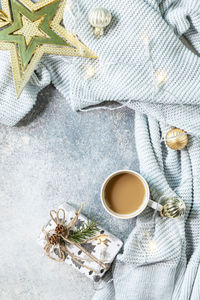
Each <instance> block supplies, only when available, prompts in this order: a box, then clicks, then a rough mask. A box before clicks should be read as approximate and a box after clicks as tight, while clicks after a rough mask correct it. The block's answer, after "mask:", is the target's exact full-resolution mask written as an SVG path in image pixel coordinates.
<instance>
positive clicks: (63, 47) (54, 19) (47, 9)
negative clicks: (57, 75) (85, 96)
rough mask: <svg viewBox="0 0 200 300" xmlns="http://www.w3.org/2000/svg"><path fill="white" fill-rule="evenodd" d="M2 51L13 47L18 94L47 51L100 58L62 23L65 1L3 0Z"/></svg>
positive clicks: (0, 26)
mask: <svg viewBox="0 0 200 300" xmlns="http://www.w3.org/2000/svg"><path fill="white" fill-rule="evenodd" d="M1 3H2V8H3V10H2V11H1V10H0V50H9V51H10V58H11V65H12V71H13V79H14V83H15V88H16V94H17V97H19V96H20V94H21V92H22V90H23V88H24V87H25V85H26V83H27V82H28V81H29V79H30V77H31V75H32V73H33V72H34V70H35V69H36V67H37V65H38V63H39V61H40V60H41V58H42V56H43V55H44V54H55V55H64V56H78V57H88V58H97V56H96V54H95V53H94V52H93V51H92V50H90V49H89V48H87V46H85V45H84V44H83V43H82V42H81V41H80V40H79V39H78V38H77V37H76V36H74V35H73V34H71V33H70V32H69V31H67V29H65V28H64V27H63V26H62V25H61V21H62V19H63V14H64V8H65V5H66V1H65V0H40V1H39V2H37V3H33V2H32V1H31V0H20V1H18V0H2V1H1Z"/></svg>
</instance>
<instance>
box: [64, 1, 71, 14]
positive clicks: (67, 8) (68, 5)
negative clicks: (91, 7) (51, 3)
mask: <svg viewBox="0 0 200 300" xmlns="http://www.w3.org/2000/svg"><path fill="white" fill-rule="evenodd" d="M71 6H72V3H71V2H69V1H68V2H67V3H66V5H65V10H66V11H68V12H71V11H72V8H71Z"/></svg>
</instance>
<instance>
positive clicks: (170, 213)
mask: <svg viewBox="0 0 200 300" xmlns="http://www.w3.org/2000/svg"><path fill="white" fill-rule="evenodd" d="M160 214H161V216H162V217H167V218H171V219H176V218H179V217H181V216H183V215H184V214H185V203H184V202H183V200H182V199H180V198H178V197H172V198H168V199H167V200H166V202H165V204H164V205H163V209H162V211H161V212H160Z"/></svg>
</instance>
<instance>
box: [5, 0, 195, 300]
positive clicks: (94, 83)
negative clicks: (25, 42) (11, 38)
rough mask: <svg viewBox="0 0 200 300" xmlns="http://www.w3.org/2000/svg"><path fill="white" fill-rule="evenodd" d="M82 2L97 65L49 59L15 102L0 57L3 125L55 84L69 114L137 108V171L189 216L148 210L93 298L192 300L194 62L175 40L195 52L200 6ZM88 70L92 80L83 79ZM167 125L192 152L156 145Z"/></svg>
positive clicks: (155, 193) (83, 27) (187, 0)
mask: <svg viewBox="0 0 200 300" xmlns="http://www.w3.org/2000/svg"><path fill="white" fill-rule="evenodd" d="M79 5H80V15H79V16H78V18H77V24H76V30H77V33H78V35H79V36H80V38H81V40H82V41H83V42H84V43H85V44H86V45H87V46H88V47H89V48H91V49H92V50H93V51H94V52H96V53H97V54H98V56H99V60H97V61H95V62H94V61H92V60H91V61H90V60H88V59H84V58H58V57H53V56H48V57H47V56H46V57H44V58H43V60H42V62H41V63H40V65H39V66H38V69H37V70H36V72H35V74H34V75H33V76H32V79H31V81H30V82H29V84H28V85H27V86H26V88H25V89H24V92H23V93H22V95H21V97H20V99H19V100H16V98H15V91H14V86H13V80H12V75H11V68H10V64H9V60H8V54H7V53H5V52H3V51H1V53H0V54H1V61H2V70H4V72H3V73H2V74H3V75H2V76H1V78H0V90H1V101H0V120H1V122H2V123H4V124H8V125H14V124H16V123H17V122H18V121H19V120H20V119H21V118H22V117H23V116H25V115H26V113H27V112H28V111H29V110H30V109H31V108H32V106H33V105H34V103H35V99H36V95H37V93H38V91H39V90H40V89H41V88H43V87H44V86H45V85H47V84H49V82H51V81H52V82H53V84H54V85H55V86H56V87H57V88H58V90H59V91H60V92H61V93H62V94H63V95H64V96H65V97H66V99H69V101H70V104H71V106H72V108H73V109H75V110H78V109H80V108H81V109H83V108H85V107H88V106H91V105H97V104H100V103H102V102H103V101H118V102H119V103H123V104H126V103H127V105H128V106H129V107H130V108H132V109H134V110H135V111H136V118H135V138H136V144H137V150H138V156H139V161H140V171H141V173H142V175H144V177H145V178H146V179H147V181H148V182H149V185H150V188H151V197H152V198H153V199H154V200H156V201H158V200H159V198H160V196H163V195H164V196H165V197H169V196H171V195H178V196H180V197H181V198H182V199H183V200H184V201H185V203H186V207H187V212H186V216H185V218H184V219H180V220H169V219H168V220H165V219H162V218H161V217H159V216H158V215H154V214H153V211H152V210H151V209H146V210H145V212H144V213H143V214H142V215H141V216H140V217H138V219H137V225H136V227H135V228H134V229H133V231H132V233H131V234H130V236H129V239H128V241H127V242H126V243H125V247H124V252H123V253H122V254H120V255H118V257H117V260H116V265H115V267H114V268H113V275H112V276H113V281H110V282H109V283H108V284H105V288H103V289H101V290H100V291H98V292H97V293H96V295H95V296H94V299H95V300H98V299H104V300H112V299H118V300H123V299H126V300H136V299H137V300H154V299H158V300H160V299H162V300H169V299H173V300H176V299H177V300H189V299H191V300H197V299H199V298H200V269H199V257H200V256H199V254H200V253H199V252H200V241H199V230H200V217H199V208H200V207H199V206H200V203H199V199H200V179H199V178H200V177H199V176H200V164H199V161H200V141H199V132H200V118H199V116H200V107H199V98H200V82H199V78H200V59H199V57H198V56H197V55H196V54H194V53H193V52H192V51H190V50H189V49H187V48H186V46H185V45H184V44H183V43H182V42H181V41H180V40H179V38H178V37H179V36H180V35H183V36H184V37H185V39H186V40H187V41H188V42H189V43H190V44H191V45H192V46H193V47H194V50H195V51H196V52H200V44H199V33H200V17H199V12H200V4H199V1H198V0H196V1H195V0H183V1H181V0H180V1H179V0H177V1H174V0H166V1H156V0H134V1H119V0H112V1H108V0H101V1H98V0H80V1H79ZM100 5H101V6H104V7H106V8H107V9H109V10H110V11H111V13H112V15H113V20H112V23H111V25H110V26H109V28H107V30H106V35H105V36H103V37H101V38H100V39H97V38H95V37H94V36H93V34H92V29H91V27H90V26H89V24H88V21H87V14H88V11H89V10H90V9H91V8H92V7H94V6H100ZM64 24H65V26H66V27H67V28H68V29H71V30H73V29H74V27H75V26H74V25H75V24H74V23H73V20H72V18H71V15H70V13H68V12H66V14H65V17H64ZM90 65H92V66H93V67H95V69H96V70H97V74H96V76H95V77H94V78H85V68H87V67H88V66H90ZM157 71H162V72H164V74H166V82H165V83H164V84H156V78H155V75H156V73H157ZM8 87H9V89H8ZM170 126H177V127H180V128H182V129H185V130H187V131H188V132H189V133H190V134H191V135H190V139H189V145H188V147H187V148H186V149H184V150H182V151H181V152H176V151H173V150H170V149H168V148H167V147H166V146H165V144H164V143H161V137H162V136H163V135H164V134H165V132H166V130H167V128H168V127H170ZM152 244H153V248H152V247H150V246H151V245H152Z"/></svg>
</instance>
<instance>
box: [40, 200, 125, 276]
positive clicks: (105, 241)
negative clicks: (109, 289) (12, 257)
mask: <svg viewBox="0 0 200 300" xmlns="http://www.w3.org/2000/svg"><path fill="white" fill-rule="evenodd" d="M59 208H61V209H64V210H65V224H66V225H67V224H68V223H69V222H70V221H71V220H72V219H73V218H74V216H75V211H76V210H75V209H74V208H73V207H71V206H70V205H68V204H63V205H61V206H59ZM85 222H87V218H86V217H85V216H84V215H82V214H80V215H79V217H78V221H77V222H76V224H75V226H74V228H72V230H75V229H77V228H81V227H82V226H83V224H84V223H85ZM55 227H56V224H55V222H54V221H53V220H49V221H48V223H47V224H46V226H44V230H45V231H46V232H48V231H49V230H52V231H53V230H54V229H55ZM98 228H99V233H97V235H99V238H97V239H91V240H89V241H88V242H86V243H80V245H81V246H82V247H83V248H84V249H85V250H86V251H87V252H88V253H90V254H92V255H93V256H95V257H96V258H97V259H99V260H101V261H103V263H104V264H106V266H107V268H106V269H102V267H100V266H99V265H98V264H97V263H96V262H95V261H93V260H92V259H91V258H89V257H88V256H87V255H86V254H85V253H83V251H81V250H80V249H79V248H77V247H76V246H75V245H73V244H68V243H67V244H66V247H67V249H68V250H69V251H70V252H71V253H72V254H74V255H76V256H77V257H78V258H80V259H79V261H80V263H81V264H83V265H87V266H88V267H89V268H91V269H93V270H94V271H95V272H94V271H91V270H88V269H87V268H86V267H84V266H81V265H80V264H79V263H77V262H76V261H74V260H73V258H71V257H70V256H69V255H66V258H65V263H66V264H68V265H71V266H73V267H74V268H75V269H77V270H79V271H80V272H81V273H83V274H85V275H86V276H87V277H89V278H91V279H93V280H94V281H96V282H97V281H99V280H100V278H101V277H102V276H103V275H104V274H105V272H106V271H107V270H108V269H109V267H110V265H111V263H112V262H113V260H114V258H115V256H116V255H117V253H118V252H119V250H120V248H121V247H122V245H123V243H122V241H121V240H119V239H118V238H117V237H115V236H114V235H112V234H110V233H109V232H107V231H106V230H104V229H103V228H101V227H100V226H98ZM39 244H40V245H41V246H42V247H43V248H44V247H45V245H46V240H45V233H44V232H42V233H41V234H40V237H39ZM51 256H52V257H53V258H55V259H56V258H59V249H58V245H55V246H54V247H52V249H51Z"/></svg>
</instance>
